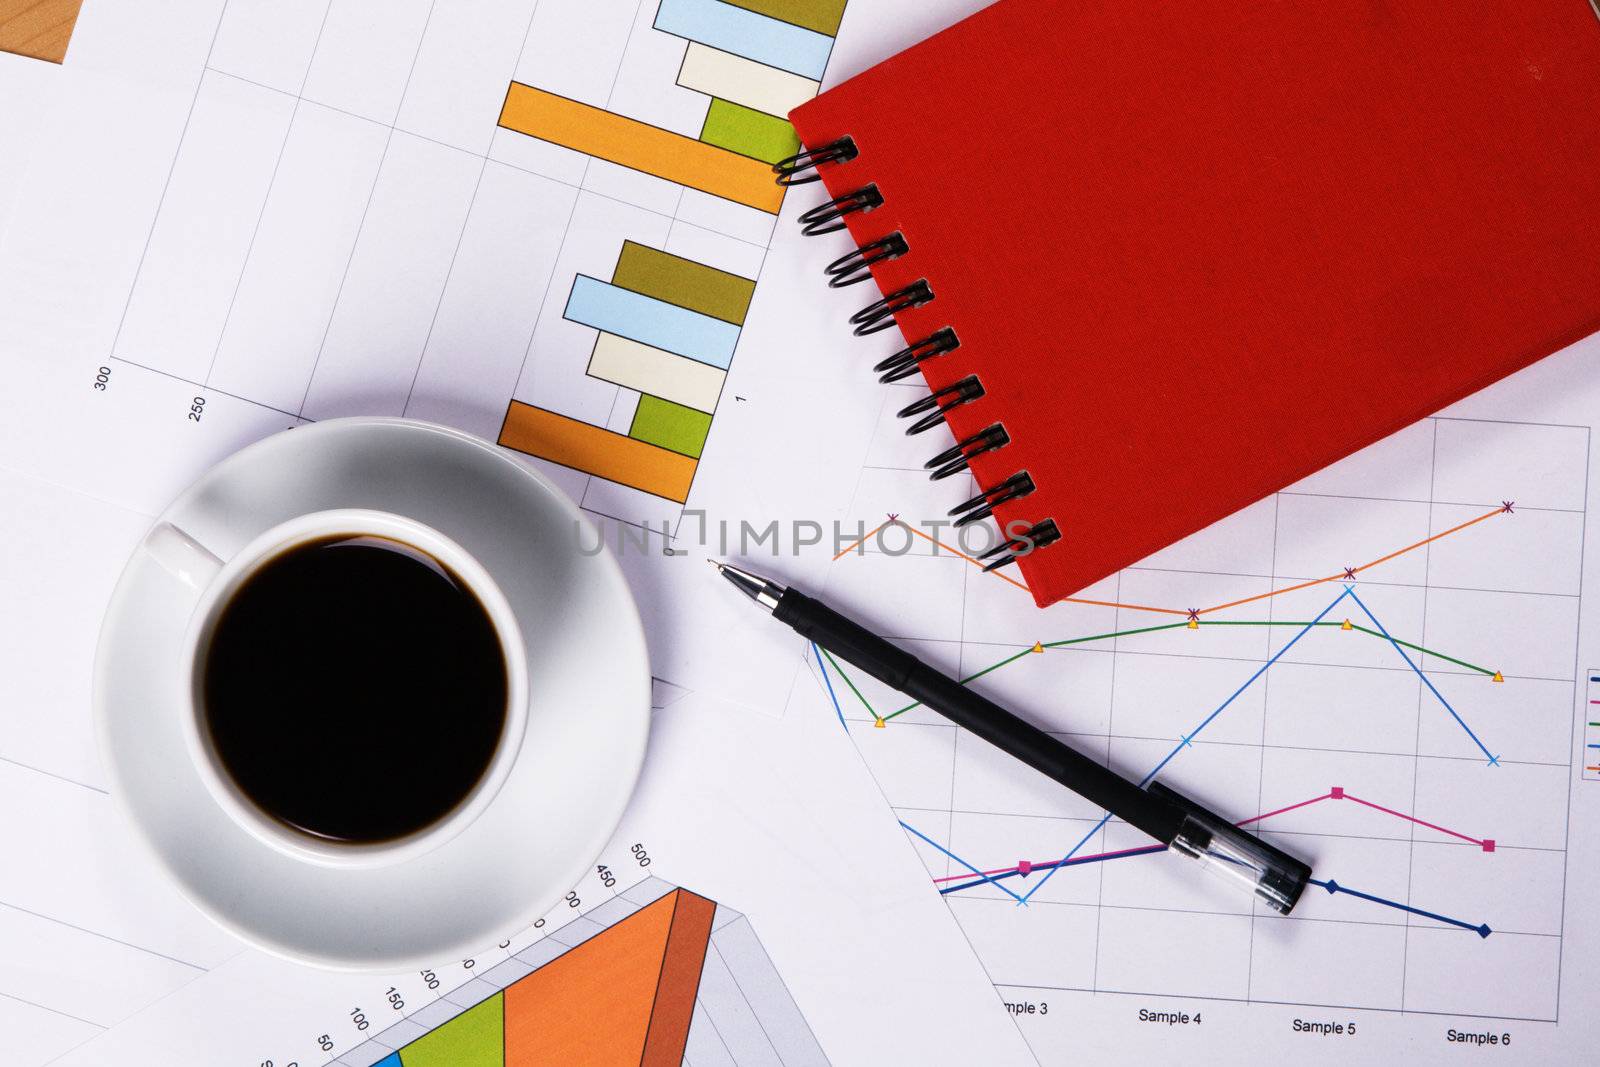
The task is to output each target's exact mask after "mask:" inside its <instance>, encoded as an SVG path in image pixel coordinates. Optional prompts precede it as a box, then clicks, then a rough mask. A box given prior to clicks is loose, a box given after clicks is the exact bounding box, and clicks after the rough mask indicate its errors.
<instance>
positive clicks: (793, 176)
mask: <svg viewBox="0 0 1600 1067" xmlns="http://www.w3.org/2000/svg"><path fill="white" fill-rule="evenodd" d="M854 158H856V143H855V142H854V141H852V140H851V139H850V138H848V137H841V138H839V139H838V140H837V141H833V142H832V143H830V144H825V145H823V146H822V147H821V148H818V149H815V150H809V149H808V150H807V151H804V152H796V153H795V154H794V155H792V156H789V157H788V158H787V159H780V160H778V162H776V163H774V164H773V165H772V173H774V174H776V175H777V176H778V179H777V180H778V184H779V185H809V184H811V183H812V182H814V181H817V180H818V179H820V178H821V177H822V175H821V174H819V173H817V164H819V163H848V162H850V160H852V159H854Z"/></svg>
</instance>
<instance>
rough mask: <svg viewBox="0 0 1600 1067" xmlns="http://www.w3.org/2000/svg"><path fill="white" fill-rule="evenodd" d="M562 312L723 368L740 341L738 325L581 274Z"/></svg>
mask: <svg viewBox="0 0 1600 1067" xmlns="http://www.w3.org/2000/svg"><path fill="white" fill-rule="evenodd" d="M564 315H565V317H566V318H568V319H570V320H572V321H573V322H580V323H582V324H583V325H585V326H593V327H594V328H595V329H597V330H602V331H604V332H606V333H614V334H617V335H618V336H620V337H627V338H630V339H632V340H634V341H638V342H639V343H640V344H644V345H649V346H650V347H652V348H659V349H662V350H663V351H667V352H676V353H677V354H678V355H680V356H688V357H689V358H690V359H694V360H698V361H700V362H701V363H706V364H709V365H711V366H713V367H719V368H721V369H723V370H727V369H728V364H729V363H730V362H732V361H733V349H734V346H735V345H736V344H738V341H739V327H737V326H735V325H733V324H732V323H729V322H723V321H722V320H721V319H714V318H712V317H711V316H709V315H702V314H700V312H698V311H691V310H689V309H688V308H684V307H679V306H678V305H677V304H669V303H667V302H666V301H664V300H657V299H655V298H654V297H649V296H645V295H644V294H642V293H636V292H634V291H633V290H631V289H624V288H622V287H621V286H619V285H612V284H610V283H609V282H602V281H600V280H598V279H595V278H591V277H589V276H588V275H586V274H580V275H578V276H577V277H576V278H574V279H573V282H572V295H571V296H570V297H568V299H567V308H566V311H565V312H564Z"/></svg>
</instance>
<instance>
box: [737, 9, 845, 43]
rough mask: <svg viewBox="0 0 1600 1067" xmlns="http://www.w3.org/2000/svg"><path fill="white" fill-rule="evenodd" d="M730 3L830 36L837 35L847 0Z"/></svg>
mask: <svg viewBox="0 0 1600 1067" xmlns="http://www.w3.org/2000/svg"><path fill="white" fill-rule="evenodd" d="M728 3H730V4H732V5H733V6H734V7H742V8H744V9H745V10H746V11H754V12H756V13H757V14H760V15H767V16H769V17H771V18H775V19H778V20H779V21H781V22H787V23H789V24H791V25H794V26H804V27H805V28H806V29H808V30H816V31H817V32H818V33H825V34H827V35H828V36H829V37H837V36H838V35H839V22H840V20H841V19H843V18H844V5H845V0H728Z"/></svg>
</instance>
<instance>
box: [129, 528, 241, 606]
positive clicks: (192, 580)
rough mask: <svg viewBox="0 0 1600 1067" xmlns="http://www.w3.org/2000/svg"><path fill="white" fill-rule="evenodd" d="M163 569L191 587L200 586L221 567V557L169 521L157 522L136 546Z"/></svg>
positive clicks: (206, 582)
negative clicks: (142, 541) (140, 543)
mask: <svg viewBox="0 0 1600 1067" xmlns="http://www.w3.org/2000/svg"><path fill="white" fill-rule="evenodd" d="M140 547H141V548H143V549H144V551H145V552H147V553H149V555H150V557H151V558H152V559H154V560H155V561H156V562H157V563H159V564H161V567H162V569H163V570H165V571H166V572H167V573H168V574H170V575H172V576H173V577H174V578H176V579H178V581H180V582H182V583H183V584H184V585H187V586H188V587H189V588H191V589H196V590H198V589H204V588H205V587H206V586H207V585H209V584H210V582H211V579H213V578H215V577H216V576H217V572H218V571H220V570H222V560H221V558H219V557H218V556H217V554H216V553H215V552H212V551H211V550H210V549H208V548H206V546H204V545H202V544H201V543H200V542H199V541H196V540H195V539H194V538H192V537H190V536H189V535H188V534H186V533H184V532H183V531H182V530H180V529H178V528H177V527H176V526H174V525H172V523H170V522H158V523H156V525H155V526H154V527H153V528H152V529H151V531H150V532H149V533H148V534H146V535H145V539H144V543H143V544H142V545H141V546H140Z"/></svg>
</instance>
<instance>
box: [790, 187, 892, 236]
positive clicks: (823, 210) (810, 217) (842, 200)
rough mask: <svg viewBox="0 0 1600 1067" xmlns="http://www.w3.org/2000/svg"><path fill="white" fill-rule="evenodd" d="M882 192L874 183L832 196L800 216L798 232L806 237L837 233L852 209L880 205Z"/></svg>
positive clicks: (866, 208) (842, 227)
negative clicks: (841, 194)
mask: <svg viewBox="0 0 1600 1067" xmlns="http://www.w3.org/2000/svg"><path fill="white" fill-rule="evenodd" d="M882 203H883V194H882V193H880V192H878V187H877V186H876V185H864V186H862V187H861V188H860V189H857V190H856V191H855V192H853V193H845V194H844V195H843V196H838V197H834V198H833V199H832V200H829V201H828V202H827V203H826V204H818V205H817V206H816V207H814V208H812V209H811V210H810V211H807V212H805V213H804V214H802V215H801V216H800V232H801V233H803V234H805V235H806V236H807V237H816V236H818V235H820V234H824V233H837V232H838V231H840V230H842V229H844V217H845V216H846V215H848V214H850V213H851V212H854V211H871V210H872V209H873V208H875V207H878V206H880V205H882Z"/></svg>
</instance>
